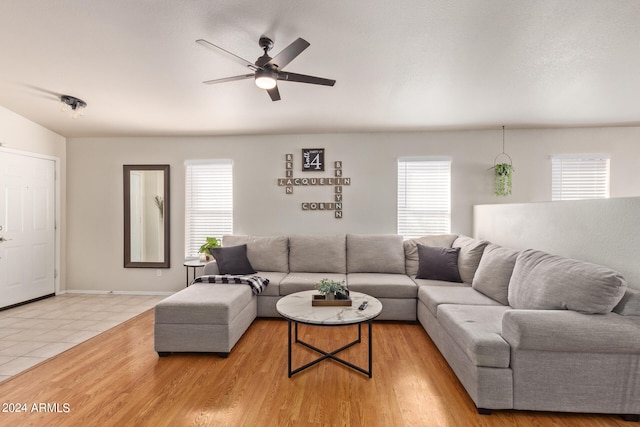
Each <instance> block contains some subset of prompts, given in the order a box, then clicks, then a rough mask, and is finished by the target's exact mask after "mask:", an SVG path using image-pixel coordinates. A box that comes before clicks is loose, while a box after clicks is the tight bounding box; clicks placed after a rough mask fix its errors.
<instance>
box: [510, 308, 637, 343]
mask: <svg viewBox="0 0 640 427" xmlns="http://www.w3.org/2000/svg"><path fill="white" fill-rule="evenodd" d="M502 337H503V338H504V339H505V340H506V341H507V342H508V343H509V345H510V346H511V348H512V349H519V350H538V351H558V352H586V353H640V316H620V315H618V314H615V313H607V314H582V313H578V312H575V311H571V310H509V311H507V312H505V314H504V316H503V317H502Z"/></svg>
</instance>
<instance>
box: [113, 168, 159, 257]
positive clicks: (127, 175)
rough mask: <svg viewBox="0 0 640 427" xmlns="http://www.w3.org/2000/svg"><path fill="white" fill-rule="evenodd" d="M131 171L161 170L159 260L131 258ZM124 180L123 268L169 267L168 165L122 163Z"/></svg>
mask: <svg viewBox="0 0 640 427" xmlns="http://www.w3.org/2000/svg"><path fill="white" fill-rule="evenodd" d="M133 171H162V172H163V178H164V179H163V186H164V195H163V197H164V200H163V212H162V215H163V226H164V227H163V232H164V252H163V258H164V259H163V260H162V261H159V262H155V261H153V262H147V261H141V262H139V261H135V262H134V261H132V260H131V172H133ZM123 178H124V179H123V181H124V266H125V268H169V267H170V265H171V264H170V262H169V253H170V251H169V242H170V238H169V237H170V234H169V233H170V227H169V224H170V215H169V214H170V203H169V202H170V191H169V182H170V181H169V165H123Z"/></svg>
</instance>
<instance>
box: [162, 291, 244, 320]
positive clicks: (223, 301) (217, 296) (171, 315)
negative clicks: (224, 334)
mask: <svg viewBox="0 0 640 427" xmlns="http://www.w3.org/2000/svg"><path fill="white" fill-rule="evenodd" d="M254 298H255V297H254V296H253V294H252V293H251V287H250V286H247V285H220V284H211V283H195V284H193V285H191V286H189V287H188V288H185V289H183V290H181V291H180V292H176V293H175V294H173V295H170V296H168V297H167V298H165V299H163V300H162V301H160V302H159V303H158V304H157V305H156V308H155V323H171V324H177V323H185V324H197V325H203V324H211V325H228V324H230V323H231V321H232V320H233V319H235V318H236V317H237V316H238V315H239V314H240V313H241V312H242V311H243V310H244V309H245V307H246V306H247V305H248V304H249V303H251V301H252V299H254Z"/></svg>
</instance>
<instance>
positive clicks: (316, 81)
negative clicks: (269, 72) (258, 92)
mask: <svg viewBox="0 0 640 427" xmlns="http://www.w3.org/2000/svg"><path fill="white" fill-rule="evenodd" d="M278 80H287V81H290V82H298V83H310V84H312V85H323V86H333V85H334V84H336V81H335V80H330V79H324V78H322V77H315V76H307V75H305V74H296V73H289V72H286V71H281V72H278Z"/></svg>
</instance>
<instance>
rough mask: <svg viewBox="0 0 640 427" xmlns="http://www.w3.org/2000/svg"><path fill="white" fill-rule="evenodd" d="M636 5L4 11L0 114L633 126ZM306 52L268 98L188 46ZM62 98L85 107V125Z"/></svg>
mask: <svg viewBox="0 0 640 427" xmlns="http://www.w3.org/2000/svg"><path fill="white" fill-rule="evenodd" d="M639 23H640V1H636V0H616V1H615V2H611V1H608V0H570V1H569V0H547V1H544V0H537V1H529V0H451V1H445V0H398V1H394V2H390V1H388V0H369V1H366V2H365V1H322V2H321V1H317V0H313V1H309V0H299V1H294V0H270V1H249V0H189V1H176V0H109V1H77V0H75V1H72V0H56V1H42V0H3V1H2V2H0V105H2V106H4V107H6V108H8V109H10V110H12V111H14V112H16V113H18V114H20V115H22V116H24V117H27V118H28V119H31V120H33V121H35V122H37V123H39V124H41V125H43V126H45V127H47V128H49V129H51V130H53V131H55V132H57V133H59V134H61V135H64V136H67V137H77V136H120V135H151V136H157V135H220V134H254V133H297V132H305V133H310V132H362V131H364V132H367V131H402V130H430V129H478V128H499V127H500V126H502V125H506V126H507V127H556V126H593V125H640V72H639V71H640V24H639ZM263 34H265V35H268V36H270V37H272V38H273V39H274V40H275V47H274V48H273V50H272V52H271V53H272V56H273V54H275V53H277V52H279V51H280V50H281V49H283V48H284V47H285V46H287V45H288V44H289V43H291V42H292V41H294V40H295V39H296V38H297V37H302V38H304V39H306V40H307V41H309V42H310V43H311V46H310V47H309V48H308V49H307V50H305V51H304V52H303V53H302V54H301V55H300V56H299V57H298V58H296V59H295V60H294V61H293V62H292V63H291V64H289V65H288V66H287V67H286V68H285V69H286V70H287V71H292V72H296V73H302V74H312V75H317V76H321V77H326V78H331V79H335V80H337V83H336V85H335V86H334V87H325V86H313V85H306V84H300V83H293V82H279V88H280V94H281V96H282V100H281V101H278V102H272V101H271V100H270V99H269V97H268V96H267V94H266V93H265V92H264V91H263V90H260V89H258V88H257V87H256V86H255V85H254V83H253V81H252V80H245V81H237V82H230V83H225V84H221V85H204V84H202V82H203V81H204V80H210V79H216V78H222V77H228V76H234V75H238V74H244V73H246V69H243V67H241V66H240V65H238V64H237V63H235V62H233V61H230V60H229V59H228V58H226V57H224V56H222V55H219V54H216V53H215V52H212V51H210V50H207V49H205V48H203V47H201V46H199V45H198V44H196V43H195V40H196V39H199V38H204V39H206V40H208V41H210V42H212V43H215V44H217V45H219V46H222V47H224V48H225V49H227V50H229V51H232V52H234V53H235V54H237V55H238V56H240V57H242V58H245V59H248V60H250V61H254V60H255V59H256V58H257V57H258V56H260V54H261V53H262V52H261V50H260V48H259V46H258V38H259V37H260V36H261V35H263ZM60 94H69V95H73V96H77V97H79V98H82V99H84V100H85V101H86V102H87V103H88V104H89V107H88V108H87V110H86V115H85V116H84V117H82V118H80V119H71V118H70V117H69V116H68V115H66V114H64V113H61V112H60V110H59V106H58V104H57V97H58V96H59V95H60Z"/></svg>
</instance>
